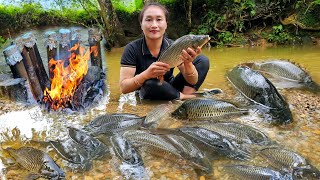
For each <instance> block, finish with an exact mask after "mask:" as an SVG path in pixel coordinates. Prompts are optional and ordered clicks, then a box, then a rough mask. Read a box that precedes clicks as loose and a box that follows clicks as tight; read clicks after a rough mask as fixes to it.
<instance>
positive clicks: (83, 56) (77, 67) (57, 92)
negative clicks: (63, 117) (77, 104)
mask: <svg viewBox="0 0 320 180" xmlns="http://www.w3.org/2000/svg"><path fill="white" fill-rule="evenodd" d="M78 48H79V54H75V53H71V57H70V59H69V65H68V66H67V67H64V66H65V62H64V60H54V59H51V60H50V61H49V69H52V70H53V71H52V72H53V74H54V76H53V78H52V79H51V87H50V88H51V90H49V89H48V88H46V89H45V90H44V93H43V94H44V98H43V101H44V102H45V103H48V104H49V105H50V108H51V109H54V110H57V109H59V108H65V107H68V104H70V103H71V102H72V97H73V94H74V92H75V90H76V88H77V86H78V85H79V84H80V82H81V80H82V78H83V76H85V75H86V74H87V71H88V60H89V59H90V51H89V50H87V51H86V52H85V48H84V47H81V46H80V45H79V44H76V45H75V46H73V47H72V48H71V49H70V50H69V51H71V52H74V51H76V50H77V49H78Z"/></svg>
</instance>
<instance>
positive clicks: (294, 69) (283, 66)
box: [252, 59, 320, 91]
mask: <svg viewBox="0 0 320 180" xmlns="http://www.w3.org/2000/svg"><path fill="white" fill-rule="evenodd" d="M252 69H255V70H258V71H261V72H263V73H267V74H270V75H272V76H274V77H280V78H282V79H285V80H288V81H293V82H296V83H300V84H303V85H304V86H306V87H309V88H311V89H313V90H318V91H320V87H319V85H317V84H316V83H315V82H314V81H313V80H312V79H311V77H310V76H309V74H308V73H307V72H306V71H304V70H303V69H302V68H300V67H299V66H297V65H295V64H293V63H291V62H289V61H287V60H282V59H280V60H270V61H266V62H261V63H259V62H254V63H253V66H252Z"/></svg>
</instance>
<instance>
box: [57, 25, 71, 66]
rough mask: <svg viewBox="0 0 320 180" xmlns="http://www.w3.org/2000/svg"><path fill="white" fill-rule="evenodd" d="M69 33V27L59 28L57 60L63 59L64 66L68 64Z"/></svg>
mask: <svg viewBox="0 0 320 180" xmlns="http://www.w3.org/2000/svg"><path fill="white" fill-rule="evenodd" d="M70 35H71V31H70V30H69V29H60V30H59V38H60V42H59V60H63V61H64V66H65V67H67V66H68V65H69V57H70V52H69V49H70V48H71V47H70Z"/></svg>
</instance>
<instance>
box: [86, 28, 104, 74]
mask: <svg viewBox="0 0 320 180" xmlns="http://www.w3.org/2000/svg"><path fill="white" fill-rule="evenodd" d="M88 34H89V39H88V41H89V45H90V58H91V65H92V66H98V67H100V68H101V69H102V59H101V46H100V41H101V40H102V35H101V33H100V32H99V30H98V29H95V28H90V29H89V30H88Z"/></svg>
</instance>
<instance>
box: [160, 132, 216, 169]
mask: <svg viewBox="0 0 320 180" xmlns="http://www.w3.org/2000/svg"><path fill="white" fill-rule="evenodd" d="M163 137H164V138H165V139H167V140H168V142H170V143H171V144H172V145H173V146H175V147H176V148H177V149H178V150H179V151H180V154H181V155H182V157H183V158H185V159H186V160H188V161H189V162H190V163H192V165H193V167H195V168H196V169H199V170H201V171H204V172H205V173H211V172H212V163H211V161H210V160H209V159H208V157H207V156H206V155H205V154H204V153H203V152H202V151H201V150H200V149H199V148H198V147H197V146H196V145H194V144H193V143H192V142H190V141H189V140H187V139H186V138H184V137H182V136H179V135H175V134H167V135H163Z"/></svg>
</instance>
